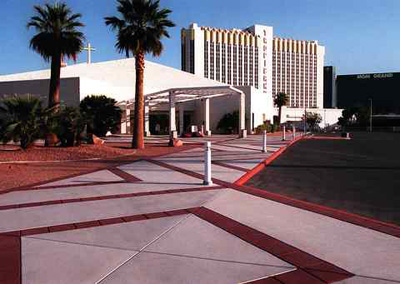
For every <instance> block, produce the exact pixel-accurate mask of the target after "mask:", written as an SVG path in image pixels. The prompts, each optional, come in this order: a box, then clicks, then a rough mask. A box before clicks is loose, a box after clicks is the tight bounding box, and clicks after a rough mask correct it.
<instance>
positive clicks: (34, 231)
mask: <svg viewBox="0 0 400 284" xmlns="http://www.w3.org/2000/svg"><path fill="white" fill-rule="evenodd" d="M197 209H198V207H195V208H185V209H178V210H170V211H163V212H151V213H143V214H137V215H130V216H121V217H116V218H107V219H100V220H94V221H85V222H77V223H69V224H61V225H56V226H49V227H37V228H31V229H25V230H17V231H11V232H5V233H1V234H0V236H4V237H5V236H8V237H10V236H13V237H20V236H23V237H25V236H32V235H38V234H46V233H50V232H62V231H72V230H78V229H83V228H93V227H100V226H105V225H112V224H122V223H129V222H134V221H140V220H147V219H156V218H157V219H158V218H165V217H170V216H177V215H183V214H190V213H191V212H193V211H196V210H197ZM1 260H2V259H1V254H0V261H1ZM0 271H1V270H0ZM0 283H3V282H0Z"/></svg>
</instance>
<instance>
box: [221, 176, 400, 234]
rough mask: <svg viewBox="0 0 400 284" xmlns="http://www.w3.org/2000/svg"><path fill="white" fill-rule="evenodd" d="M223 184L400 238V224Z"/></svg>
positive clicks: (250, 188) (279, 195)
mask: <svg viewBox="0 0 400 284" xmlns="http://www.w3.org/2000/svg"><path fill="white" fill-rule="evenodd" d="M223 186H226V187H230V188H234V189H236V190H237V191H241V192H243V193H247V194H251V195H254V196H257V197H261V198H265V199H268V200H272V201H276V202H279V203H283V204H286V205H289V206H292V207H296V208H300V209H303V210H307V211H310V212H313V213H318V214H321V215H324V216H328V217H331V218H334V219H337V220H340V221H344V222H347V223H351V224H354V225H357V226H361V227H364V228H368V229H371V230H374V231H378V232H381V233H385V234H388V235H391V236H394V237H397V238H400V226H397V225H394V224H390V223H385V222H382V221H379V220H375V219H371V218H368V217H364V216H360V215H356V214H353V213H349V212H345V211H341V210H338V209H334V208H330V207H325V206H322V205H318V204H314V203H309V202H306V201H302V200H298V199H294V198H290V197H287V196H284V195H281V194H277V193H272V192H269V191H266V190H262V189H258V188H253V187H249V186H237V185H231V186H229V184H227V183H225V184H224V185H223Z"/></svg>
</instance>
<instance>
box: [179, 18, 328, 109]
mask: <svg viewBox="0 0 400 284" xmlns="http://www.w3.org/2000/svg"><path fill="white" fill-rule="evenodd" d="M181 42H182V70H184V71H186V72H190V73H193V74H196V75H200V76H204V77H205V78H209V79H212V80H217V81H220V82H222V83H226V84H229V85H233V86H252V87H254V88H256V89H258V90H260V91H262V92H263V93H265V94H267V96H268V100H269V102H267V103H266V104H267V105H268V106H271V107H273V106H272V101H273V97H274V96H275V95H276V94H278V93H279V92H284V93H286V94H288V95H289V98H290V99H289V104H288V107H289V108H323V72H324V71H323V66H324V56H325V48H324V47H323V46H321V45H319V44H318V42H317V41H304V40H293V39H283V38H278V37H274V35H273V28H272V27H268V26H262V25H254V26H251V27H249V28H246V29H243V30H239V29H232V30H226V29H217V28H210V27H199V26H198V25H197V24H191V25H190V26H189V28H188V29H182V31H181Z"/></svg>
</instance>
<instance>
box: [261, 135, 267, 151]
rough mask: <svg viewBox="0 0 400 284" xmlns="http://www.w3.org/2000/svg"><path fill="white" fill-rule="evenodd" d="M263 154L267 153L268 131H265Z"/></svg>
mask: <svg viewBox="0 0 400 284" xmlns="http://www.w3.org/2000/svg"><path fill="white" fill-rule="evenodd" d="M262 152H263V153H267V130H264V131H263V147H262Z"/></svg>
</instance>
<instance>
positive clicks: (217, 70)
mask: <svg viewBox="0 0 400 284" xmlns="http://www.w3.org/2000/svg"><path fill="white" fill-rule="evenodd" d="M216 45H217V46H216V52H215V75H216V78H215V80H217V81H220V77H221V46H220V44H219V43H217V44H216Z"/></svg>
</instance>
